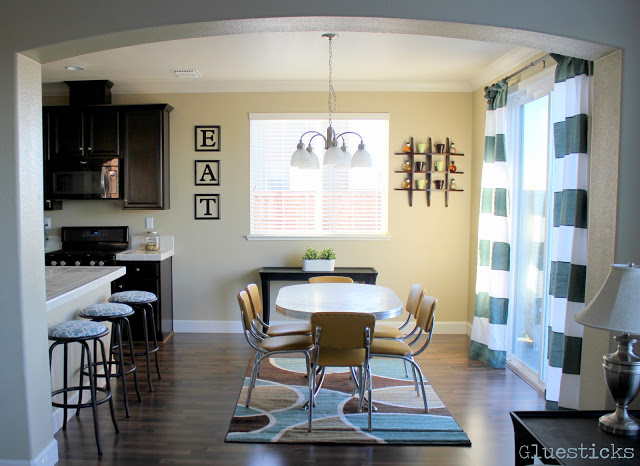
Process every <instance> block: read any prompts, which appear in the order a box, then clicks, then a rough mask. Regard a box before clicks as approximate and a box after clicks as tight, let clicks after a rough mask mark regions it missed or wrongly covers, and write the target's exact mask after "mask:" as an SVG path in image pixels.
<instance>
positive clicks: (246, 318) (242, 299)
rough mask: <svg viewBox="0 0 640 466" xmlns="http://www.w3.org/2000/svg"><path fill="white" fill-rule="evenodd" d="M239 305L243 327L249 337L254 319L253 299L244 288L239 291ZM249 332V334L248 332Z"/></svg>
mask: <svg viewBox="0 0 640 466" xmlns="http://www.w3.org/2000/svg"><path fill="white" fill-rule="evenodd" d="M238 305H239V306H240V320H242V328H244V333H245V336H247V337H249V334H252V332H251V322H252V321H253V311H252V309H251V300H250V298H249V294H248V293H247V292H246V291H244V290H242V291H241V292H240V293H238ZM247 332H249V334H247Z"/></svg>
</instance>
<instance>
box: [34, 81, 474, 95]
mask: <svg viewBox="0 0 640 466" xmlns="http://www.w3.org/2000/svg"><path fill="white" fill-rule="evenodd" d="M335 87H336V89H337V91H338V92H471V87H470V86H469V83H468V82H466V81H442V82H421V81H340V82H335ZM326 90H327V82H326V81H202V80H199V79H194V80H184V79H183V80H180V81H179V82H144V83H142V82H139V83H116V85H115V86H113V88H112V89H111V93H112V94H194V93H195V94H199V93H213V92H215V93H224V92H326ZM42 95H44V96H47V97H52V96H66V95H69V88H68V87H67V85H66V84H64V83H62V82H60V83H44V84H43V85H42Z"/></svg>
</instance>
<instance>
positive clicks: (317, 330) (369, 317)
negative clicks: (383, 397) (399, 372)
mask: <svg viewBox="0 0 640 466" xmlns="http://www.w3.org/2000/svg"><path fill="white" fill-rule="evenodd" d="M375 324H376V318H375V316H374V315H373V314H364V313H360V312H316V313H314V314H313V315H312V316H311V327H312V328H313V339H314V348H313V350H312V351H311V367H310V368H309V371H308V374H309V432H311V423H312V420H313V406H314V404H315V396H316V394H317V392H318V391H319V390H320V386H321V385H322V381H323V380H324V374H325V371H324V369H325V368H326V367H349V368H350V370H351V373H352V375H353V376H354V379H353V380H354V382H356V387H357V389H358V392H359V397H360V403H359V405H358V412H360V411H362V405H363V400H364V392H365V385H366V381H367V380H368V381H369V385H368V387H369V388H368V393H369V396H368V398H369V399H368V401H369V406H368V411H369V413H368V427H369V432H371V377H369V375H368V374H369V348H370V346H371V335H372V334H373V330H374V328H375ZM356 367H357V368H359V369H360V370H359V376H358V377H356V373H355V371H354V370H353V369H352V368H356ZM318 370H320V371H319V372H320V374H319V377H320V381H319V382H317V381H316V376H317V375H316V374H317V373H318ZM311 374H314V377H311Z"/></svg>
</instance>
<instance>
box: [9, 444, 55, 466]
mask: <svg viewBox="0 0 640 466" xmlns="http://www.w3.org/2000/svg"><path fill="white" fill-rule="evenodd" d="M57 462H58V442H57V441H56V439H51V442H49V444H48V445H47V446H46V447H44V448H43V449H42V451H41V452H40V454H38V456H36V457H35V458H33V459H31V460H3V459H0V466H18V465H20V466H27V465H29V466H36V465H38V466H53V465H54V464H56V463H57Z"/></svg>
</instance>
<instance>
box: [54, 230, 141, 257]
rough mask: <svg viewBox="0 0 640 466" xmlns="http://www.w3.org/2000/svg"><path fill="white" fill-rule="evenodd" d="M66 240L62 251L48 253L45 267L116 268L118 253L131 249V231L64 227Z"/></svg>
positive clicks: (63, 242)
mask: <svg viewBox="0 0 640 466" xmlns="http://www.w3.org/2000/svg"><path fill="white" fill-rule="evenodd" d="M88 233H91V234H88ZM62 239H63V241H62V249H61V250H59V251H53V252H48V253H46V254H45V256H44V258H45V265H50V266H67V267H69V266H78V267H81V266H82V267H94V266H97V267H100V266H106V265H116V254H118V253H120V252H122V251H126V250H127V249H128V247H129V242H128V239H129V228H128V227H63V228H62Z"/></svg>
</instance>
